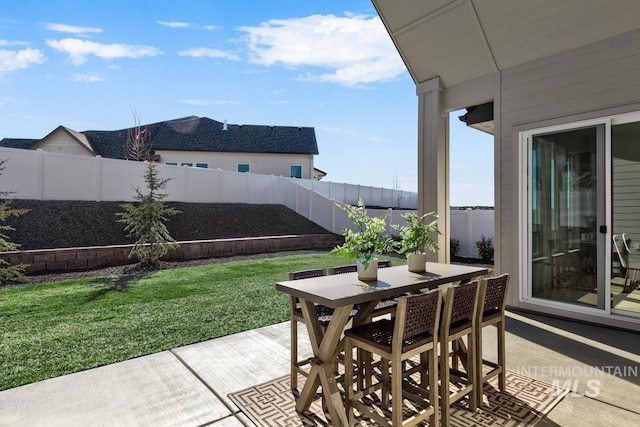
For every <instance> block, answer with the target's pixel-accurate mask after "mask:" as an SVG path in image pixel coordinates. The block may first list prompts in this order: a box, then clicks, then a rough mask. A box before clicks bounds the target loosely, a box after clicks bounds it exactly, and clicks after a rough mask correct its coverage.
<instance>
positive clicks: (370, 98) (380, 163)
mask: <svg viewBox="0 0 640 427" xmlns="http://www.w3.org/2000/svg"><path fill="white" fill-rule="evenodd" d="M417 105H418V98H417V97H416V95H415V85H414V84H413V82H412V80H411V77H410V76H409V74H408V72H407V71H406V68H405V67H404V65H403V63H402V60H401V59H400V56H399V55H398V53H397V51H396V50H395V48H394V46H393V43H392V42H391V39H390V38H389V36H388V34H387V33H386V31H385V30H384V27H383V26H382V23H381V22H380V19H379V18H378V16H377V14H376V11H375V9H374V8H373V5H372V4H371V2H370V1H369V0H346V1H345V0H342V1H338V0H304V1H300V0H259V1H255V0H233V1H228V0H227V1H222V0H182V1H178V0H173V1H169V0H153V1H151V0H145V1H138V0H131V1H126V2H125V1H113V0H110V1H105V0H92V1H89V0H86V1H79V0H66V1H64V0H47V1H40V0H3V1H2V14H1V15H0V139H1V138H5V137H12V138H42V137H44V136H45V135H46V134H48V133H49V132H51V131H52V130H53V129H55V128H56V127H57V126H59V125H64V126H67V127H70V128H71V129H74V130H77V131H84V130H115V129H122V128H127V127H130V126H133V124H134V117H133V115H134V113H135V114H137V115H138V116H139V118H140V121H141V123H143V124H145V123H154V122H158V121H163V120H170V119H175V118H179V117H185V116H191V115H196V116H206V117H209V118H212V119H215V120H219V121H223V120H227V121H228V122H229V123H235V124H255V125H282V126H310V127H314V128H315V130H316V137H317V139H318V148H319V151H320V155H318V156H316V159H315V166H316V167H318V168H320V169H322V170H323V171H325V172H327V174H328V175H327V178H326V179H327V180H331V181H336V182H348V183H353V184H361V185H372V186H378V187H386V188H393V187H396V188H401V189H404V190H410V191H417V159H416V155H417ZM454 115H455V116H457V115H459V114H454ZM492 165H493V139H492V137H491V136H490V135H486V134H483V133H482V132H479V131H475V130H472V129H467V128H465V126H464V125H463V124H462V123H461V122H459V120H458V119H457V117H454V118H452V120H451V204H452V205H453V206H460V205H489V206H490V205H493V166H492Z"/></svg>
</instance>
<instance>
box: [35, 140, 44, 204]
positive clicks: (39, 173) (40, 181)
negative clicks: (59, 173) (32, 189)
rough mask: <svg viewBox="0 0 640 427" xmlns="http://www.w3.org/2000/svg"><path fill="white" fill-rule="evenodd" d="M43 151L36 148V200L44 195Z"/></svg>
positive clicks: (41, 198)
mask: <svg viewBox="0 0 640 427" xmlns="http://www.w3.org/2000/svg"><path fill="white" fill-rule="evenodd" d="M43 166H44V151H42V149H41V148H38V149H37V150H36V186H37V188H36V196H37V198H38V200H43V197H44V188H43V187H44V173H43V170H44V167H43Z"/></svg>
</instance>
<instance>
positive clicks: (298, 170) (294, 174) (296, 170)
mask: <svg viewBox="0 0 640 427" xmlns="http://www.w3.org/2000/svg"><path fill="white" fill-rule="evenodd" d="M291 178H302V166H291Z"/></svg>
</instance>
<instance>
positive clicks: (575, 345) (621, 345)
mask: <svg viewBox="0 0 640 427" xmlns="http://www.w3.org/2000/svg"><path fill="white" fill-rule="evenodd" d="M288 332H289V324H288V322H285V323H280V324H276V325H272V326H268V327H265V328H261V329H256V330H251V331H246V332H243V333H239V334H235V335H230V336H226V337H222V338H218V339H214V340H209V341H205V342H201V343H197V344H192V345H189V346H185V347H180V348H176V349H173V350H171V351H166V352H161V353H157V354H153V355H150V356H145V357H140V358H137V359H133V360H129V361H125V362H121V363H116V364H113V365H107V366H103V367H99V368H95V369H91V370H87V371H83V372H79V373H76V374H71V375H66V376H63V377H58V378H53V379H49V380H46V381H41V382H39V383H34V384H29V385H25V386H22V387H17V388H14V389H10V390H6V391H2V392H0V425H11V426H37V425H46V426H58V425H59V426H86V425H105V426H111V425H113V426H115V425H117V426H135V425H160V426H161V425H167V426H169V425H170V426H176V425H189V426H201V425H213V426H218V427H225V426H243V425H246V426H251V425H252V423H251V421H249V419H248V418H247V417H246V416H245V415H244V414H243V413H242V412H240V411H239V410H238V408H237V407H236V406H235V405H234V404H233V403H232V402H231V401H230V400H229V398H228V397H227V395H228V394H229V393H232V392H236V391H239V390H242V389H245V388H247V387H250V386H253V385H256V384H259V383H263V382H266V381H269V380H272V379H274V378H276V377H279V376H282V375H285V374H287V372H288V371H289V333H288ZM300 338H301V340H302V343H301V348H307V349H309V348H310V347H309V345H308V342H305V341H304V340H305V339H306V331H305V330H304V328H303V327H302V326H301V327H300ZM484 340H485V343H486V346H485V348H486V349H487V351H489V349H491V348H493V347H494V346H492V344H493V343H494V342H495V331H494V330H493V329H492V328H488V330H486V331H485V334H484ZM489 356H490V357H491V355H489ZM507 368H508V369H509V370H510V371H512V372H515V373H519V374H521V375H524V376H529V377H532V378H535V379H539V380H543V381H546V382H548V383H555V384H557V385H560V386H562V387H565V388H569V389H571V391H572V393H569V394H568V395H567V396H566V397H564V399H562V401H560V403H559V404H558V405H557V406H556V407H555V408H554V409H553V410H552V411H551V412H550V414H549V415H548V416H547V417H546V418H544V419H543V420H542V421H541V422H540V423H539V424H538V425H540V426H574V425H575V426H586V425H605V423H606V424H608V425H616V424H617V425H640V411H639V409H638V404H637V403H638V396H639V395H640V378H639V377H638V373H639V371H640V341H639V340H638V336H637V334H636V333H633V332H627V331H621V330H615V329H609V328H604V327H600V326H594V325H588V324H582V323H575V322H571V321H568V320H564V319H556V318H549V317H544V316H540V315H533V314H527V313H521V312H518V313H516V312H511V311H510V312H508V313H507Z"/></svg>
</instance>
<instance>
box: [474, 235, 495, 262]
mask: <svg viewBox="0 0 640 427" xmlns="http://www.w3.org/2000/svg"><path fill="white" fill-rule="evenodd" d="M476 248H478V254H479V255H480V258H481V259H482V261H483V262H486V263H490V262H493V239H491V238H488V239H487V238H486V237H484V234H483V235H482V237H481V239H480V240H478V241H477V242H476Z"/></svg>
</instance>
